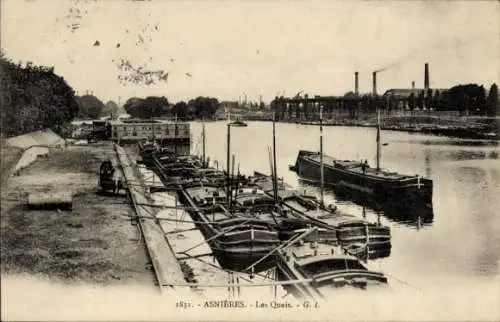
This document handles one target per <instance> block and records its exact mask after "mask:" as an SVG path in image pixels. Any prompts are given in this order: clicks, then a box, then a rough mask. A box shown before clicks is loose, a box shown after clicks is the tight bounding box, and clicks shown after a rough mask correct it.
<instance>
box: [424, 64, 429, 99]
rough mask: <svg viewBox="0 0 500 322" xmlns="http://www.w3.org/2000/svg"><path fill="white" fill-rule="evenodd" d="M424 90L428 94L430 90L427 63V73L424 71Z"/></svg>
mask: <svg viewBox="0 0 500 322" xmlns="http://www.w3.org/2000/svg"><path fill="white" fill-rule="evenodd" d="M424 89H425V92H426V93H427V90H428V89H429V63H425V71H424Z"/></svg>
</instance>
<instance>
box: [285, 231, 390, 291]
mask: <svg viewBox="0 0 500 322" xmlns="http://www.w3.org/2000/svg"><path fill="white" fill-rule="evenodd" d="M306 234H307V233H306ZM276 267H277V271H278V278H279V279H280V280H289V281H297V282H298V283H295V284H290V285H285V286H284V288H285V289H287V291H290V292H291V293H292V294H294V295H295V296H297V297H299V298H323V299H325V297H326V295H328V293H329V292H331V291H332V290H335V289H337V288H339V287H354V288H360V289H366V288H367V287H368V286H377V285H379V286H382V285H386V284H387V277H385V276H384V274H383V273H381V272H376V271H372V270H370V269H369V268H368V267H367V266H366V265H365V264H364V263H363V262H362V261H361V260H359V259H358V258H357V257H355V256H353V255H350V254H348V253H347V251H346V250H345V249H342V248H341V247H338V246H333V245H331V244H326V243H322V242H318V241H310V242H306V241H305V240H304V239H302V240H299V242H295V243H294V244H293V245H291V246H289V247H283V248H282V250H279V256H278V261H277V265H276Z"/></svg>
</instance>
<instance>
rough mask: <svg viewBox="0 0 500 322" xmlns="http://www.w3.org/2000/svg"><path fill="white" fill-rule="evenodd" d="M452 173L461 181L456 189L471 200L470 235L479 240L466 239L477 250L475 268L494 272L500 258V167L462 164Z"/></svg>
mask: <svg viewBox="0 0 500 322" xmlns="http://www.w3.org/2000/svg"><path fill="white" fill-rule="evenodd" d="M450 173H451V175H452V176H453V177H454V178H455V180H456V181H457V182H459V183H460V185H459V186H457V187H456V188H455V192H456V193H457V195H458V197H459V198H467V199H468V200H469V205H468V207H467V209H466V214H467V215H466V216H467V220H468V221H469V222H470V223H471V227H470V228H471V231H470V234H471V235H473V236H474V237H475V239H476V240H477V242H475V243H473V242H471V241H467V240H466V241H465V245H466V246H465V247H466V248H467V249H470V248H474V249H476V251H474V252H471V260H470V265H471V266H472V267H471V268H472V270H473V271H474V272H475V273H476V274H478V275H494V274H495V273H497V272H498V269H499V266H498V264H499V260H500V254H499V253H498V249H500V228H499V225H498V224H499V219H498V206H499V205H498V202H497V201H496V199H495V198H498V194H499V193H500V189H499V185H498V170H497V169H490V171H487V169H484V168H480V167H477V166H476V167H474V166H471V165H462V166H459V167H456V168H454V169H451V171H450ZM490 174H491V176H490ZM494 194H496V195H494Z"/></svg>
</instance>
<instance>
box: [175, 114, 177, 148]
mask: <svg viewBox="0 0 500 322" xmlns="http://www.w3.org/2000/svg"><path fill="white" fill-rule="evenodd" d="M174 127H175V129H174V151H175V154H177V114H175V123H174Z"/></svg>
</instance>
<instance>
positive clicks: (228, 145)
mask: <svg viewBox="0 0 500 322" xmlns="http://www.w3.org/2000/svg"><path fill="white" fill-rule="evenodd" d="M230 153H231V124H230V123H229V122H228V123H227V159H226V164H227V175H226V178H227V183H226V194H227V205H228V206H229V202H230V200H231V197H230V196H229V192H230V191H229V173H230V170H231V169H230V168H231V167H230V164H231V163H230V160H229V156H230Z"/></svg>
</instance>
